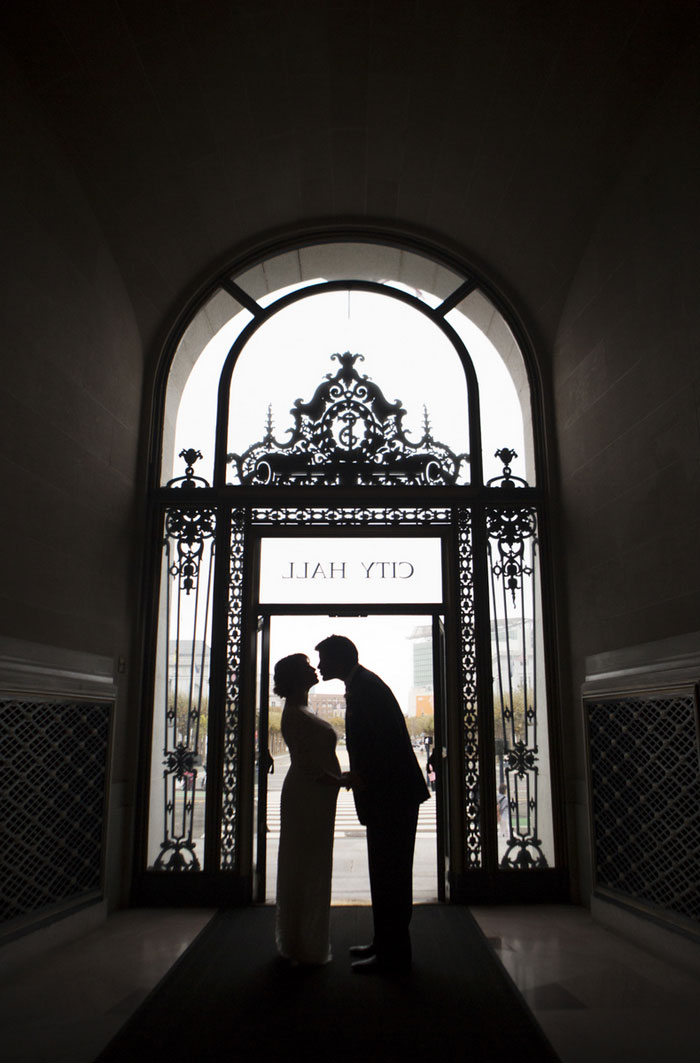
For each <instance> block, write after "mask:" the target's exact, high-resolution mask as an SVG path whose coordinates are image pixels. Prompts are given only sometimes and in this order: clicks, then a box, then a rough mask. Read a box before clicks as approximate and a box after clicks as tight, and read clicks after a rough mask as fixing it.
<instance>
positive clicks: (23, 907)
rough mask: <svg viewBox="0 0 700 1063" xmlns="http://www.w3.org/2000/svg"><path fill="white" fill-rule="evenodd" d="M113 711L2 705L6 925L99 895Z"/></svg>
mask: <svg viewBox="0 0 700 1063" xmlns="http://www.w3.org/2000/svg"><path fill="white" fill-rule="evenodd" d="M110 709H111V706H110V705H109V704H102V703H99V704H94V703H81V702H72V703H65V702H64V703H58V704H57V703H55V702H53V703H50V702H43V703H38V704H37V703H35V702H27V701H9V700H7V701H0V743H1V745H2V749H3V752H4V757H3V761H4V766H3V771H2V789H3V802H2V803H3V827H2V835H3V844H2V850H1V852H0V920H2V921H3V922H7V920H10V919H15V918H18V917H20V916H27V915H30V914H33V913H38V912H40V911H42V910H44V909H46V908H48V907H51V906H52V905H55V904H57V903H59V902H65V901H70V900H77V899H80V898H81V897H82V896H84V895H86V894H90V893H93V892H94V891H96V890H99V889H100V888H101V878H102V837H103V823H104V815H105V784H106V779H107V765H108V753H109V735H110Z"/></svg>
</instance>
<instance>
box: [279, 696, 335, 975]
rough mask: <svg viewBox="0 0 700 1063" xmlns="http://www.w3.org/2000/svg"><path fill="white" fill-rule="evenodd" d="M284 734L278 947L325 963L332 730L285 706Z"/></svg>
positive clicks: (294, 957) (292, 957)
mask: <svg viewBox="0 0 700 1063" xmlns="http://www.w3.org/2000/svg"><path fill="white" fill-rule="evenodd" d="M282 736H283V738H284V740H285V742H286V743H287V747H288V748H289V752H290V755H291V761H292V763H291V767H290V768H289V771H288V772H287V777H286V779H285V780H284V785H283V786H282V803H281V827H280V846H279V856H278V863H277V924H276V940H277V948H278V950H279V952H280V954H281V955H282V956H284V957H286V958H287V959H289V960H292V961H295V962H296V963H327V962H328V961H329V960H330V958H331V949H330V939H329V929H330V903H331V873H332V870H333V828H334V824H335V806H336V802H337V799H338V789H337V787H336V786H333V785H328V783H327V782H326V783H324V782H321V781H319V777H320V776H322V775H323V773H324V772H329V773H330V774H332V775H335V776H339V775H340V766H339V764H338V759H337V757H336V755H335V742H336V738H335V732H334V730H333V728H332V727H331V725H330V724H329V723H326V721H325V720H320V719H319V718H318V717H317V716H314V715H313V714H312V713H310V712H309V711H308V709H306V708H303V707H301V706H298V705H290V704H289V703H287V704H286V705H285V709H284V712H283V714H282Z"/></svg>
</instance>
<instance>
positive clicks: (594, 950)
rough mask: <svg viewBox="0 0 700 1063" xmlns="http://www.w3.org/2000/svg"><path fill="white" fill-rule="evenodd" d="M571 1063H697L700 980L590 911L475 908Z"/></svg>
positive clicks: (545, 1027) (547, 1030) (537, 1014)
mask: <svg viewBox="0 0 700 1063" xmlns="http://www.w3.org/2000/svg"><path fill="white" fill-rule="evenodd" d="M472 913H473V915H474V916H475V917H476V919H477V921H478V922H479V924H480V926H481V928H482V930H483V931H484V933H485V934H486V937H487V938H489V939H490V941H491V944H492V945H493V946H494V947H495V948H496V950H497V955H498V956H499V957H500V959H501V961H502V963H503V965H504V967H505V968H506V970H507V971H508V973H509V974H510V976H511V978H512V979H513V981H514V982H515V984H516V985H517V986H518V988H519V989H520V991H521V992H522V994H523V996H524V997H525V1000H526V1001H527V1003H528V1004H529V1006H530V1008H531V1009H532V1011H533V1012H534V1014H535V1017H536V1018H537V1020H538V1022H539V1023H540V1025H541V1026H542V1028H543V1030H544V1032H545V1034H546V1035H547V1037H548V1038H549V1040H550V1042H551V1043H552V1045H553V1046H554V1048H555V1050H556V1051H557V1052H558V1053H559V1055H560V1056H561V1058H562V1060H563V1061H564V1063H626V1061H627V1060H632V1061H634V1063H660V1061H665V1060H667V1059H668V1061H669V1063H686V1061H687V1063H690V1061H693V1063H697V1061H698V1060H700V978H698V977H697V975H694V974H691V973H688V972H687V971H684V970H683V969H681V968H679V967H676V966H673V965H672V964H670V963H667V962H666V961H664V960H661V959H658V958H656V957H655V956H653V955H651V954H650V953H648V952H646V951H645V950H643V949H641V948H638V947H637V946H635V945H633V944H632V943H631V942H630V941H628V940H627V939H626V938H623V937H621V936H619V935H618V934H615V933H613V932H611V931H609V930H607V929H605V928H604V927H602V926H600V925H599V924H597V923H595V922H594V921H593V920H592V919H591V916H590V915H589V913H588V912H587V911H586V910H585V909H583V908H573V907H570V906H563V905H562V906H552V905H548V906H542V907H539V906H538V907H535V906H528V907H520V908H518V907H512V908H511V907H505V908H472Z"/></svg>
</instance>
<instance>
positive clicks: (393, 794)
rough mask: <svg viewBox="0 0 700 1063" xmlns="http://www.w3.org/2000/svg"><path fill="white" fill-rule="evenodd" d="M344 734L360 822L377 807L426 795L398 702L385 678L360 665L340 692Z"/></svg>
mask: <svg viewBox="0 0 700 1063" xmlns="http://www.w3.org/2000/svg"><path fill="white" fill-rule="evenodd" d="M345 740H346V745H347V750H348V756H349V758H350V769H351V771H356V772H357V773H358V775H360V776H361V778H362V781H363V783H364V786H363V787H362V789H357V790H354V791H353V796H354V798H355V808H356V809H357V815H358V818H359V820H360V823H367V822H368V821H370V820H371V819H372V818H373V817H374V816H376V815H377V814H378V813H381V812H391V811H392V810H394V809H395V810H400V809H402V808H405V807H407V806H408V807H417V806H418V805H419V804H421V802H422V801H426V800H427V799H428V798H429V797H430V793H429V791H428V787H427V786H426V784H425V780H424V778H423V772H422V771H421V769H420V766H419V764H418V761H417V760H416V755H415V753H414V752H413V747H412V746H411V739H410V738H409V735H408V730H407V728H406V721H405V720H404V717H403V713H402V712H401V709H400V707H399V703H398V702H397V700H396V698H395V697H394V695H393V694H392V692H391V690H390V689H389V687H388V686H387V685H386V683H385V682H384V681H383V680H382V679H380V678H379V676H378V675H375V674H374V672H370V671H369V670H368V669H367V668H363V667H362V665H360V666H359V667H358V669H357V671H356V672H355V674H354V675H353V677H352V679H351V680H350V684H349V686H348V692H347V694H346V710H345Z"/></svg>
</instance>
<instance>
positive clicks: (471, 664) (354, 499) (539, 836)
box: [141, 352, 554, 899]
mask: <svg viewBox="0 0 700 1063" xmlns="http://www.w3.org/2000/svg"><path fill="white" fill-rule="evenodd" d="M332 357H333V358H334V359H336V360H337V361H338V362H339V366H340V367H339V369H338V370H337V372H336V373H335V374H334V375H332V374H330V373H329V374H328V375H327V377H326V378H325V379H324V380H323V381H322V382H321V383H320V384H319V386H318V387H317V389H316V391H315V393H314V395H313V397H312V398H311V400H309V401H308V402H304V401H302V400H301V399H298V400H297V401H296V402H295V404H294V407H293V409H292V415H293V419H294V424H293V426H292V428H291V429H290V432H289V435H290V438H289V440H288V442H286V443H280V442H279V441H278V440H277V439H276V438H275V435H274V431H273V426H272V420H271V416H270V415H268V421H267V425H266V431H265V435H264V437H263V438H262V439H261V440H260V441H259V442H257V443H253V444H252V445H251V446H249V447H248V448H247V449H246V450H245V451H244V452H243V453H242V454H235V453H226V454H225V456H224V455H223V451H222V449H221V440H222V439H225V435H224V434H222V433H219V460H218V466H217V467H218V468H219V469H221V468H222V466H223V463H224V461H225V465H226V467H227V468H228V469H229V471H230V475H231V476H232V478H233V481H234V482H232V483H228V482H227V483H225V484H223V485H221V486H219V487H218V488H217V487H212V486H211V485H210V484H209V483H208V482H207V481H206V480H205V479H204V478H203V477H200V476H198V475H197V473H196V472H195V468H196V464H197V461H198V460H199V458H200V457H201V455H200V454H199V452H198V451H197V450H195V449H188V450H184V451H183V452H182V453H181V458H182V459H183V460H184V461H185V464H186V468H185V472H184V474H182V475H181V476H178V477H176V478H175V479H173V480H171V481H169V482H168V484H167V485H166V487H165V488H162V489H160V490H159V491H157V492H156V493H155V497H154V503H153V505H154V516H155V520H156V522H157V526H158V527H160V528H161V529H162V532H161V536H160V539H161V544H162V555H161V568H160V571H161V587H160V597H159V609H158V610H157V611H156V612H157V613H158V614H159V615H157V616H154V638H153V652H154V657H155V658H156V666H155V669H154V672H155V675H156V681H155V684H154V716H153V719H154V727H153V731H152V733H151V736H150V742H151V762H150V773H149V774H150V777H149V779H148V780H147V781H146V787H147V788H148V790H149V795H150V816H149V821H148V826H147V827H146V824H145V823H144V834H146V833H147V835H148V837H147V838H144V847H143V851H142V861H143V865H144V866H145V874H144V875H142V876H141V882H142V883H143V882H145V881H146V880H147V879H148V877H149V875H150V876H151V880H152V882H153V881H155V876H156V875H157V876H158V880H159V882H160V883H161V885H162V882H163V879H164V878H165V877H169V878H172V877H173V876H172V873H173V872H182V871H188V872H192V873H194V877H195V878H196V877H197V873H198V872H203V873H204V877H205V879H206V880H207V881H208V882H209V883H211V881H213V880H216V881H218V882H219V884H220V888H221V889H224V888H225V887H224V886H222V885H221V883H223V882H225V881H226V880H228V881H229V883H230V882H231V881H233V880H236V882H238V883H239V886H240V889H239V890H238V892H236V890H234V891H233V894H231V893H229V897H232V896H234V895H235V896H237V897H240V899H245V898H246V896H248V895H249V889H250V838H251V824H249V823H248V822H247V819H248V818H249V816H248V813H249V805H250V799H249V796H248V790H252V775H253V772H252V763H251V756H252V750H253V747H254V735H251V719H252V718H253V717H254V712H252V710H251V704H252V701H251V695H250V691H251V690H252V685H253V682H254V679H253V675H252V669H251V664H250V661H249V659H248V656H249V655H248V650H247V647H248V646H251V645H252V644H253V642H254V633H253V631H252V629H251V624H252V623H253V618H252V616H251V615H250V614H251V608H250V607H251V604H252V602H253V599H254V593H253V588H252V580H253V578H254V572H255V566H254V560H253V558H254V551H253V549H252V545H253V542H254V540H255V537H256V535H259V534H260V531H261V529H264V528H270V527H276V528H282V527H283V528H303V529H315V528H325V529H335V528H337V529H347V528H353V529H357V530H358V531H361V530H363V529H364V530H367V529H386V530H393V529H404V528H424V529H426V528H433V529H435V528H442V529H449V541H450V544H451V545H450V551H449V552H450V559H449V565H448V568H449V585H450V586H449V592H448V601H447V603H446V605H447V608H446V620H447V631H448V640H447V641H448V645H449V650H448V691H447V697H448V704H451V705H452V710H451V713H450V719H451V721H452V723H451V734H450V737H449V741H450V756H451V758H452V760H453V765H452V776H453V778H455V779H457V780H458V782H457V783H456V785H457V786H458V789H459V794H458V795H456V796H457V798H458V801H459V803H460V805H461V807H462V809H463V814H462V816H461V818H460V820H459V822H457V823H456V825H455V828H454V830H455V832H456V835H457V836H456V837H452V838H451V839H450V851H451V853H453V854H456V857H455V860H454V881H453V882H452V889H451V894H452V896H453V897H455V898H456V899H462V898H469V899H471V898H473V897H474V896H475V893H474V890H473V888H472V885H470V883H471V884H473V883H474V882H479V883H481V886H480V887H479V888H480V890H481V892H482V893H483V892H484V889H485V887H484V883H485V882H487V880H488V881H490V882H493V881H494V875H496V874H498V873H499V872H501V871H502V872H509V873H510V878H511V881H514V878H513V875H514V873H516V872H519V871H521V872H522V871H524V872H532V871H533V870H540V871H541V870H545V869H547V868H549V867H550V866H551V864H552V863H553V855H554V845H553V828H552V810H551V802H550V800H549V796H548V795H549V779H548V778H547V779H546V780H545V790H546V793H547V797H546V799H545V800H543V792H544V791H543V786H542V780H541V767H542V763H543V759H544V761H545V762H546V760H547V753H546V745H547V734H546V701H545V696H544V695H545V684H544V681H543V664H542V645H541V641H542V639H541V635H540V634H538V633H539V632H540V620H541V610H540V607H539V600H540V595H539V583H538V574H537V572H536V552H537V551H536V548H537V541H538V539H537V536H538V520H539V514H538V507H539V499H538V496H537V492H536V491H535V490H534V489H533V488H530V487H529V486H528V485H527V483H526V482H525V480H524V479H522V478H519V477H517V476H515V475H514V474H513V472H512V463H513V462H514V460H515V459H516V458H517V455H516V454H515V452H514V451H512V450H510V449H507V448H503V449H502V450H501V451H499V452H498V454H499V456H500V458H501V461H502V463H503V466H504V468H503V473H502V475H501V476H499V477H498V478H495V479H492V480H490V481H489V482H488V483H487V484H485V485H483V486H480V485H479V482H478V476H477V480H476V482H474V477H473V476H471V480H470V474H473V473H474V466H475V463H474V462H473V461H472V459H471V458H470V455H469V454H466V453H461V454H455V453H454V452H453V451H452V450H451V449H450V448H449V447H447V446H446V445H445V444H444V443H441V442H440V441H438V440H436V439H435V438H434V437H433V433H432V429H431V426H430V420H429V416H428V413H427V411H424V416H423V434H422V438H421V439H420V440H418V442H416V443H412V442H410V441H409V440H408V438H407V436H406V433H405V432H404V430H403V427H402V420H403V416H404V414H405V412H406V411H405V410H404V409H403V407H402V405H401V403H400V402H399V401H396V402H389V401H387V400H386V398H385V397H384V395H383V393H382V392H381V390H380V389H379V387H378V386H377V385H376V384H374V383H373V382H372V381H371V380H370V379H369V377H368V376H366V375H360V373H359V372H358V369H357V367H356V365H357V363H358V362H359V361H360V360H361V356H359V355H357V354H350V353H349V352H346V353H345V354H342V355H338V354H336V355H333V356H332ZM473 404H474V405H478V404H477V403H476V401H474V403H473ZM475 443H476V444H477V445H478V439H476V440H474V438H473V435H472V450H473V447H474V444H475ZM476 465H479V463H478V462H477V463H476ZM477 471H478V470H477ZM387 492H390V494H391V497H392V504H391V505H387V504H386V498H387ZM331 496H332V499H333V504H328V503H329V500H330V498H331ZM426 503H429V504H426ZM157 623H159V629H158V631H159V633H158V635H157V636H156V635H155V628H156V625H157ZM249 702H250V704H249ZM251 713H252V715H251ZM543 747H544V749H545V755H544V758H543ZM455 764H458V765H461V768H459V767H458V768H457V770H455ZM204 780H206V785H203V782H204ZM499 786H500V787H501V788H503V787H505V796H506V797H507V801H506V803H505V806H504V807H505V812H504V813H503V815H502V816H501V817H500V820H499V824H498V826H499V827H500V834H501V838H500V841H499V835H498V832H497V822H496V817H497V813H496V795H497V792H498V788H499ZM454 800H455V798H454V797H453V804H454ZM204 805H205V808H203V806H204ZM453 819H454V817H453ZM504 824H505V830H504ZM543 824H544V830H543ZM168 873H169V874H168ZM176 877H178V878H181V876H176ZM516 877H517V875H516ZM190 878H191V876H188V879H190ZM152 889H153V890H155V891H156V892H157V890H158V889H159V886H157V885H155V886H153V885H152ZM508 889H510V887H505V892H507V891H508ZM503 891H504V890H503V889H501V892H503ZM476 892H477V893H478V892H479V890H477V891H476ZM147 894H148V890H146V891H145V893H144V894H143V895H144V896H146V895H147Z"/></svg>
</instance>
